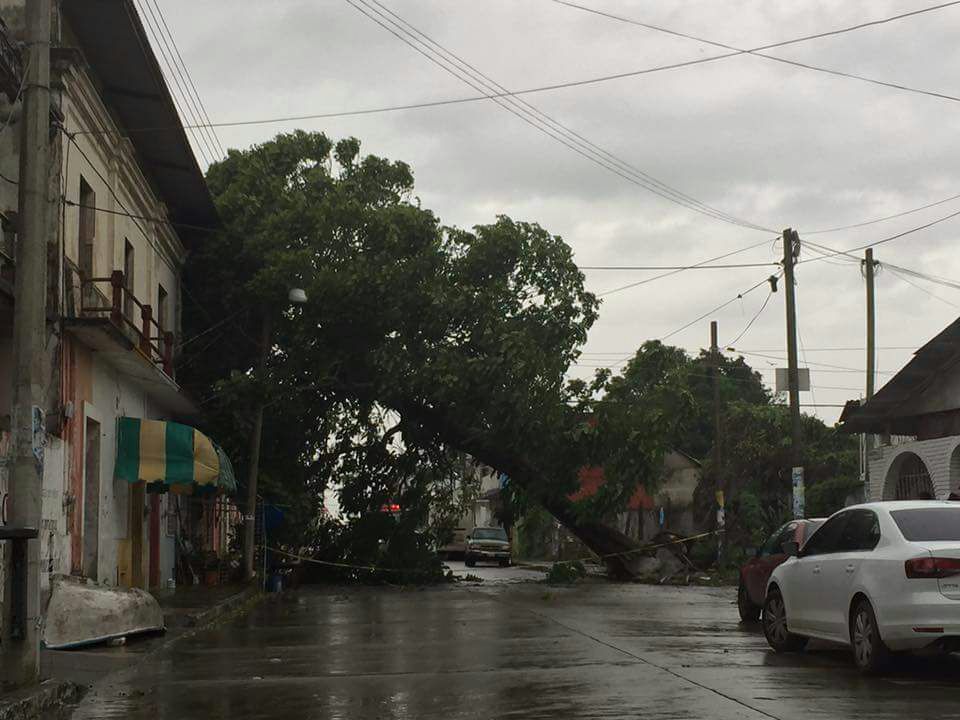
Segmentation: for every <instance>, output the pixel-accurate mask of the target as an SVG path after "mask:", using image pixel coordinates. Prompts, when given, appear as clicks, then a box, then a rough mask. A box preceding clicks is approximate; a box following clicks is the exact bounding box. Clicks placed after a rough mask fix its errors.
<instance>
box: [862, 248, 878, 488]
mask: <svg viewBox="0 0 960 720" xmlns="http://www.w3.org/2000/svg"><path fill="white" fill-rule="evenodd" d="M863 262H864V276H865V277H866V279H867V392H866V398H867V400H869V399H870V398H872V397H873V391H874V382H875V376H876V362H877V316H876V296H875V294H874V277H875V275H876V266H877V263H876V262H875V261H874V259H873V248H867V249H866V252H865V253H864V261H863ZM863 447H864V458H863V484H864V488H863V492H864V500H867V499H869V498H870V451H871V450H872V449H873V435H871V434H869V433H864V436H863Z"/></svg>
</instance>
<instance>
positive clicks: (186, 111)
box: [135, 0, 216, 164]
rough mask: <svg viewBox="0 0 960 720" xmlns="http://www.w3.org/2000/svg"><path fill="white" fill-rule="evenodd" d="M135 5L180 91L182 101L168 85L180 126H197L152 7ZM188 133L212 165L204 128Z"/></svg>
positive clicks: (138, 2) (143, 0)
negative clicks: (163, 42) (162, 42)
mask: <svg viewBox="0 0 960 720" xmlns="http://www.w3.org/2000/svg"><path fill="white" fill-rule="evenodd" d="M135 5H136V12H137V14H138V15H139V16H140V17H141V18H142V19H143V20H145V21H146V22H145V25H146V26H147V29H148V30H149V31H150V35H151V36H152V37H153V41H154V43H155V44H156V47H157V50H158V51H159V52H160V56H161V57H162V58H163V62H164V64H165V65H166V66H167V74H169V75H170V77H171V78H172V79H173V81H174V84H175V85H176V86H177V88H178V89H179V90H180V95H181V99H178V98H177V95H176V93H174V92H173V86H171V85H170V84H169V83H167V87H168V89H169V90H170V98H171V99H172V100H173V103H174V106H175V107H176V109H177V113H178V115H179V116H180V121H181V122H180V125H181V127H183V128H184V130H188V128H187V126H188V125H190V126H192V125H195V124H197V123H198V122H199V121H200V119H199V118H198V117H196V116H195V115H194V114H193V113H192V111H191V108H190V107H189V105H188V104H187V103H186V93H185V92H184V90H183V87H182V86H181V84H180V79H179V78H178V77H177V75H176V73H175V72H174V70H173V62H172V61H171V60H170V58H169V57H168V55H167V50H168V49H169V45H167V44H163V45H161V41H160V35H159V30H158V29H157V28H159V23H157V22H156V18H155V17H154V16H153V10H152V8H150V6H149V5H147V0H135ZM141 5H145V6H146V7H147V10H149V11H150V18H152V22H151V19H150V18H147V15H146V14H145V13H144V12H143V10H142V9H141ZM155 25H156V28H155ZM154 56H156V53H154ZM158 59H159V58H158ZM184 120H186V122H184ZM188 132H189V133H190V136H191V137H192V138H193V140H194V143H195V144H196V146H197V149H198V150H199V151H200V154H201V155H202V156H203V160H204V162H206V163H208V164H210V163H212V162H213V159H214V158H216V153H214V152H213V151H212V150H211V148H210V144H209V142H208V141H207V139H206V137H205V136H204V134H203V130H202V128H192V127H191V128H190V129H189V130H188Z"/></svg>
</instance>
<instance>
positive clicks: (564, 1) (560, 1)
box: [551, 0, 960, 102]
mask: <svg viewBox="0 0 960 720" xmlns="http://www.w3.org/2000/svg"><path fill="white" fill-rule="evenodd" d="M551 2H554V3H556V4H557V5H566V6H567V7H570V8H574V9H576V10H582V11H584V12H588V13H591V14H594V15H600V16H603V17H606V18H608V19H611V20H617V21H620V22H625V23H629V24H630V25H638V26H639V27H642V28H646V29H648V30H655V31H656V32H661V33H665V34H667V35H673V36H675V37H681V38H685V39H687V40H694V41H696V42H700V43H704V44H705V45H712V46H714V47H719V48H724V49H726V50H732V51H734V52H733V55H753V56H755V57H761V58H764V59H766V60H772V61H773V62H778V63H783V64H785V65H793V66H795V67H800V68H804V69H805V70H814V71H816V72H821V73H826V74H828V75H835V76H837V77H843V78H848V79H851V80H860V81H862V82H866V83H870V84H872V85H880V86H882V87H886V88H893V89H894V90H903V91H905V92H910V93H917V94H920V95H929V96H931V97H935V98H940V99H942V100H953V101H958V102H960V97H957V96H955V95H948V94H946V93H940V92H935V91H932V90H921V89H919V88H915V87H910V86H909V85H902V84H900V83H893V82H887V81H885V80H878V79H876V78H871V77H867V76H865V75H858V74H856V73H849V72H844V71H842V70H834V69H832V68H825V67H822V66H819V65H811V64H809V63H805V62H800V61H799V60H790V59H788V58H783V57H779V56H777V55H768V54H766V53H764V52H761V51H762V50H771V49H773V48H778V47H784V46H787V45H795V44H797V43H800V42H806V41H808V40H818V39H820V38H826V37H832V36H835V35H841V34H843V33H848V32H852V31H855V30H862V29H864V28H869V27H876V26H877V25H884V24H886V23H890V22H894V21H896V20H903V19H905V18H909V17H914V16H916V15H923V14H924V13H929V12H933V11H935V10H943V9H945V8H948V7H952V6H954V5H960V0H953V1H952V2H946V3H941V4H939V5H932V6H930V7H926V8H921V9H919V10H912V11H910V12H905V13H900V14H899V15H892V16H890V17H886V18H881V19H879V20H870V21H868V22H863V23H859V24H857V25H851V26H849V27H845V28H839V29H837V30H829V31H826V32H822V33H816V34H814V35H807V36H805V37H802V38H796V39H793V40H784V41H781V42H777V43H770V44H768V45H761V46H759V47H755V48H750V49H745V48H738V47H736V46H734V45H727V44H726V43H722V42H718V41H716V40H710V39H708V38H704V37H699V36H697V35H691V34H690V33H683V32H679V31H677V30H670V29H669V28H665V27H662V26H659V25H653V24H651V23H646V22H641V21H640V20H635V19H632V18H628V17H624V16H622V15H615V14H613V13H609V12H604V11H602V10H597V9H596V8H591V7H587V6H586V5H579V4H577V3H574V2H570V1H569V0H551ZM728 57H729V56H728ZM716 59H719V58H716Z"/></svg>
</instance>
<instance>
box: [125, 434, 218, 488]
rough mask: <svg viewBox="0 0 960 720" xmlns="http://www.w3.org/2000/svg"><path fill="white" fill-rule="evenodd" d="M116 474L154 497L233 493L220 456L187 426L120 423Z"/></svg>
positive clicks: (207, 440) (211, 442)
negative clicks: (140, 484) (141, 484)
mask: <svg viewBox="0 0 960 720" xmlns="http://www.w3.org/2000/svg"><path fill="white" fill-rule="evenodd" d="M114 474H115V475H116V476H117V477H118V478H120V479H121V480H126V481H127V482H129V483H137V482H141V481H143V482H145V483H147V487H148V488H149V489H151V490H153V491H155V492H156V491H159V492H166V491H167V490H172V491H173V492H177V493H186V494H190V493H193V492H218V491H223V492H233V491H235V490H236V489H237V481H236V477H235V476H234V474H233V467H232V466H231V465H230V460H229V459H228V458H227V456H226V454H225V453H224V452H223V450H221V449H220V447H219V446H217V445H216V443H214V442H213V441H212V440H211V439H210V438H208V437H207V436H206V435H204V434H203V433H202V432H200V431H199V430H196V429H195V428H192V427H190V426H189V425H181V424H180V423H174V422H166V421H164V420H142V419H140V418H130V417H121V418H118V420H117V462H116V466H115V472H114Z"/></svg>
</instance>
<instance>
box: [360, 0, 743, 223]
mask: <svg viewBox="0 0 960 720" xmlns="http://www.w3.org/2000/svg"><path fill="white" fill-rule="evenodd" d="M359 2H361V3H362V4H363V5H365V6H366V7H368V8H369V7H370V3H371V2H373V3H374V4H375V5H377V6H378V7H380V8H381V9H383V10H384V11H385V12H386V13H388V14H389V15H390V16H392V17H393V18H395V19H396V21H398V22H399V23H400V24H402V25H403V26H405V27H406V28H408V29H409V30H410V31H412V32H413V33H414V34H415V35H416V36H418V37H419V38H423V40H425V41H426V43H424V42H423V40H417V38H416V37H414V39H415V40H416V41H417V42H419V43H420V44H421V45H424V46H426V44H427V43H428V44H429V45H430V46H432V47H434V48H436V49H438V50H439V51H440V53H441V57H443V56H446V57H445V59H447V60H449V61H452V62H453V63H454V64H455V65H456V66H457V67H458V68H460V69H461V70H464V71H465V72H468V73H469V74H471V76H472V77H473V78H475V79H477V80H478V81H479V82H481V83H482V84H483V85H484V86H485V88H486V89H487V90H488V91H492V92H509V90H508V89H507V88H506V87H504V86H503V85H501V84H500V83H498V82H497V81H496V80H494V79H493V78H492V77H490V76H489V75H486V74H485V73H483V72H482V71H481V70H479V69H478V68H477V67H475V66H474V65H471V64H470V63H469V62H467V61H466V60H464V59H463V58H462V57H460V56H458V55H456V54H455V53H454V52H453V51H451V50H450V49H449V48H446V47H444V46H443V45H441V44H440V43H439V42H437V41H436V40H434V39H433V38H431V37H430V36H428V35H427V34H425V33H424V32H422V31H421V30H419V29H418V28H416V27H415V26H414V25H412V24H410V23H409V22H408V21H406V20H405V19H404V18H403V17H401V16H400V15H398V14H397V13H396V12H394V11H392V10H391V9H390V8H388V7H387V6H386V5H384V4H383V3H382V2H380V1H379V0H359ZM375 12H376V11H375ZM378 14H379V15H380V17H383V18H385V19H388V20H389V18H386V16H384V15H383V13H378ZM391 22H393V21H391ZM393 24H394V26H395V27H399V26H398V25H397V23H396V22H393ZM401 29H402V28H401ZM404 32H406V31H404ZM406 34H407V36H408V37H411V35H410V33H406ZM507 102H509V103H510V104H512V105H514V106H515V107H519V106H523V107H524V108H526V109H528V110H530V111H531V112H532V113H533V114H535V115H536V116H537V117H539V118H540V119H542V120H543V121H545V122H546V123H547V124H548V125H550V126H551V127H553V128H554V129H557V131H558V132H561V133H562V134H565V135H566V136H567V137H569V138H572V139H574V140H575V141H580V143H581V144H583V145H585V146H587V147H589V148H590V149H591V150H595V151H597V152H598V153H600V155H601V156H603V157H605V158H606V159H609V160H610V161H612V162H613V163H614V164H616V165H618V166H620V167H621V168H623V169H624V170H626V171H631V172H634V173H636V174H638V175H640V176H641V177H643V178H644V179H645V180H649V181H651V182H653V183H654V184H656V185H657V186H658V187H660V188H661V189H663V190H665V191H667V192H669V193H671V194H675V195H676V196H678V197H679V198H680V199H682V200H686V201H689V202H692V203H693V204H695V205H697V206H699V207H702V208H704V209H706V210H709V211H710V212H711V213H716V214H719V215H722V216H723V217H725V218H727V219H728V220H730V221H732V222H734V224H740V225H743V224H745V225H750V223H746V221H743V220H740V219H738V218H736V217H735V216H733V215H730V214H729V213H725V212H723V211H722V210H718V209H717V208H714V207H711V206H710V205H707V204H706V203H703V202H701V201H700V200H697V198H695V197H693V196H691V195H689V194H687V193H683V192H681V191H679V190H677V189H676V188H673V187H671V186H670V185H667V184H666V183H663V182H661V181H660V180H658V179H657V178H655V177H653V176H652V175H649V174H648V173H646V172H644V171H643V170H641V169H640V168H638V167H636V166H635V165H631V164H630V163H629V162H627V161H625V160H623V159H622V158H620V157H618V156H617V155H614V154H613V153H611V152H609V151H607V150H606V149H604V148H602V147H600V146H599V145H597V144H596V143H594V142H593V141H591V140H589V139H587V138H586V137H584V136H583V135H581V134H580V133H578V132H576V131H575V130H573V129H572V128H570V127H569V126H567V125H564V124H563V123H561V122H559V121H558V120H556V119H555V118H553V117H551V116H550V115H547V114H546V113H545V112H543V111H542V110H540V109H539V108H537V107H536V106H534V105H532V104H530V103H528V102H527V101H525V100H523V99H522V98H509V99H508V100H507Z"/></svg>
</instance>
